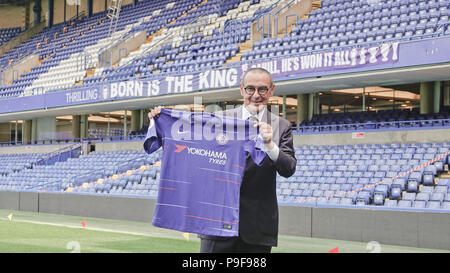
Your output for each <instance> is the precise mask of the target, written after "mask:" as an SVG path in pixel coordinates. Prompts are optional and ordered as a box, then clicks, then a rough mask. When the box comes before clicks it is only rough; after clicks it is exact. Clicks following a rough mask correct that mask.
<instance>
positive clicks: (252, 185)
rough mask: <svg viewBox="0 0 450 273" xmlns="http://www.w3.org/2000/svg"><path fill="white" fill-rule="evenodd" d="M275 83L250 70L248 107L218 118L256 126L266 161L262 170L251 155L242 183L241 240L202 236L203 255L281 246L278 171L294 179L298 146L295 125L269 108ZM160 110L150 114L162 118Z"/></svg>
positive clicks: (245, 87)
mask: <svg viewBox="0 0 450 273" xmlns="http://www.w3.org/2000/svg"><path fill="white" fill-rule="evenodd" d="M274 89H275V85H274V84H273V81H272V76H271V75H270V73H269V72H268V71H266V70H264V69H262V68H253V69H250V70H248V71H247V72H246V73H245V74H244V76H243V78H242V81H241V84H240V92H241V95H242V97H243V98H244V104H243V105H242V106H239V107H237V108H234V109H230V110H227V111H224V112H217V113H216V114H218V115H226V116H231V117H235V118H239V119H249V120H252V121H256V122H257V126H259V129H260V132H261V134H262V137H263V140H264V149H265V151H266V153H267V157H266V159H265V160H264V162H263V164H262V165H261V166H257V165H256V164H255V163H254V162H253V160H252V159H251V157H250V156H249V157H247V161H246V167H245V172H244V178H243V180H242V183H241V190H240V204H239V236H238V237H217V236H206V235H199V237H200V238H201V246H200V252H201V253H219V252H225V253H233V252H237V253H244V252H254V253H269V252H271V249H272V246H276V245H277V243H278V203H277V196H276V175H277V172H278V173H279V174H280V175H281V176H284V177H289V176H291V175H292V174H294V172H295V167H296V164H297V160H296V158H295V150H294V147H293V135H292V130H291V125H290V123H289V121H287V120H286V119H283V118H280V117H279V116H278V115H275V114H273V113H271V112H269V110H268V109H267V104H268V102H269V99H270V97H271V96H272V95H273V92H274ZM159 112H160V107H157V108H155V109H153V110H151V111H150V113H149V118H152V117H154V116H157V115H158V114H159Z"/></svg>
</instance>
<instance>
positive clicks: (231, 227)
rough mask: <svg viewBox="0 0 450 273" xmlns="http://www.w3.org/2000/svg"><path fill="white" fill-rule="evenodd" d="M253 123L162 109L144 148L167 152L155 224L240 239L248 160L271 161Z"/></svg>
mask: <svg viewBox="0 0 450 273" xmlns="http://www.w3.org/2000/svg"><path fill="white" fill-rule="evenodd" d="M253 125H254V123H253V122H250V121H245V120H240V119H234V118H231V117H225V116H217V115H214V114H210V113H204V112H184V111H175V110H167V109H164V108H163V109H162V111H161V113H160V115H159V116H158V117H157V118H154V119H151V120H150V124H149V128H148V132H147V136H146V139H145V141H144V149H145V151H146V152H147V153H152V152H154V151H156V150H157V149H159V148H160V147H162V148H163V155H162V162H161V174H160V184H159V190H158V198H157V203H156V207H155V213H154V216H153V221H152V224H153V225H154V226H157V227H162V228H168V229H174V230H179V231H183V232H191V233H197V234H204V235H214V236H227V237H229V236H238V232H239V230H238V227H239V195H240V186H241V182H242V178H243V176H244V169H245V162H246V159H247V157H248V156H251V158H252V159H253V161H254V162H255V163H256V164H257V165H259V166H260V165H262V162H263V161H264V159H265V157H266V153H265V152H264V151H263V150H262V149H263V140H262V138H261V136H260V135H259V132H258V128H257V127H253Z"/></svg>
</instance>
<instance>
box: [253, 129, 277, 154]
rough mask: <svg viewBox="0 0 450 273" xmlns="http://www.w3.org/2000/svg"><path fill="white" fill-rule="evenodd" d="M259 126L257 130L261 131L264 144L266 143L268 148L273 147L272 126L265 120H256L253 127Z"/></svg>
mask: <svg viewBox="0 0 450 273" xmlns="http://www.w3.org/2000/svg"><path fill="white" fill-rule="evenodd" d="M256 126H259V131H260V132H261V135H262V138H263V140H264V144H266V145H268V146H267V147H268V148H269V149H272V148H273V142H272V126H270V125H269V124H267V123H265V122H257V123H256V124H255V125H254V127H256Z"/></svg>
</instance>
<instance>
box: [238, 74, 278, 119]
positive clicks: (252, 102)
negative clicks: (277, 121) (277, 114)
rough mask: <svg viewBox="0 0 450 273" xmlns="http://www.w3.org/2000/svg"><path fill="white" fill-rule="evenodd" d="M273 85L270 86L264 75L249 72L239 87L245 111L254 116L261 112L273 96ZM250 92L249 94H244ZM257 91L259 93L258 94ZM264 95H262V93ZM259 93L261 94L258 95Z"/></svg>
mask: <svg viewBox="0 0 450 273" xmlns="http://www.w3.org/2000/svg"><path fill="white" fill-rule="evenodd" d="M274 88H275V85H274V84H271V82H270V77H269V75H267V74H266V73H263V72H258V71H250V72H249V73H247V75H246V77H245V79H244V80H243V82H242V83H241V85H240V89H241V95H242V97H243V98H244V105H245V106H246V108H247V110H248V111H249V112H250V113H252V114H256V113H258V112H259V111H261V110H262V109H263V108H264V106H265V105H267V103H268V102H269V99H270V97H272V95H273V91H274ZM246 89H247V91H250V92H246ZM258 90H259V92H258ZM252 91H254V92H253V94H251V93H252ZM264 92H265V94H262V93H264ZM260 93H261V94H260Z"/></svg>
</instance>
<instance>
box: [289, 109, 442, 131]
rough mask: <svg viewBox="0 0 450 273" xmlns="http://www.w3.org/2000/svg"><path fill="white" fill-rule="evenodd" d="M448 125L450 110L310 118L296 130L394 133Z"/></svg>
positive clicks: (383, 112) (401, 111) (394, 111)
mask: <svg viewBox="0 0 450 273" xmlns="http://www.w3.org/2000/svg"><path fill="white" fill-rule="evenodd" d="M449 124H450V109H449V108H448V107H444V108H443V109H442V111H441V113H438V114H420V113H419V109H418V108H413V109H412V110H409V109H402V110H380V111H366V112H348V113H333V114H320V115H314V116H313V117H312V119H311V120H310V121H308V120H305V121H303V122H302V123H301V124H300V127H299V128H297V133H299V134H300V133H317V132H345V131H357V130H373V129H378V130H398V129H403V128H413V127H417V128H419V129H420V128H440V127H441V128H442V127H448V126H449Z"/></svg>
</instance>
